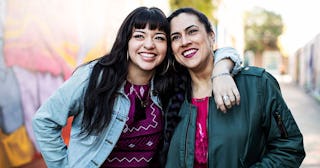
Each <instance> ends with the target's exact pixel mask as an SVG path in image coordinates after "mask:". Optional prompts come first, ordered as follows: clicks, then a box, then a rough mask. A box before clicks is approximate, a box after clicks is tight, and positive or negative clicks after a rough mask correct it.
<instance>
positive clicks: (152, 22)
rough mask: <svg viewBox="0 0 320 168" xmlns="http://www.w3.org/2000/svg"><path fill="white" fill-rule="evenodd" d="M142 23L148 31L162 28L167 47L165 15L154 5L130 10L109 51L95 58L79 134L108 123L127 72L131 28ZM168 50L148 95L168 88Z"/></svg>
mask: <svg viewBox="0 0 320 168" xmlns="http://www.w3.org/2000/svg"><path fill="white" fill-rule="evenodd" d="M146 26H148V28H149V29H151V30H156V29H158V30H160V31H164V32H165V33H166V35H167V45H168V46H169V39H170V38H169V33H170V32H169V23H168V21H167V18H166V16H165V14H164V13H163V12H162V11H161V10H160V9H158V8H156V7H151V8H147V7H139V8H136V9H135V10H133V11H132V12H131V13H130V14H129V15H128V16H127V17H126V18H125V20H124V21H123V23H122V25H121V27H120V29H119V31H118V33H117V36H116V39H115V42H114V44H113V46H112V49H111V51H110V53H109V54H106V55H104V56H102V57H101V58H98V59H97V63H96V64H95V65H94V67H93V70H92V73H91V76H90V81H89V84H88V87H87V89H86V92H85V97H84V116H83V120H82V131H81V132H82V133H84V134H86V135H90V134H95V135H96V134H99V133H101V132H102V131H103V129H104V128H105V127H106V126H108V124H109V122H110V120H111V116H112V109H113V106H114V101H115V99H116V97H117V96H118V95H117V90H118V89H120V87H121V86H122V84H123V83H124V82H125V81H126V78H127V75H128V65H129V61H128V59H127V52H128V42H129V40H130V38H131V36H132V31H133V29H144V28H146ZM168 53H169V52H167V55H166V58H165V59H164V61H163V62H162V63H161V64H160V65H159V66H158V67H156V71H155V77H154V83H155V86H154V87H155V89H154V92H153V93H152V94H160V95H164V93H165V92H166V89H167V88H168V85H169V82H168V79H167V78H166V77H165V74H166V73H164V72H165V71H166V70H167V67H168V64H169V63H170V61H169V59H170V58H169V54H168ZM157 81H161V82H157Z"/></svg>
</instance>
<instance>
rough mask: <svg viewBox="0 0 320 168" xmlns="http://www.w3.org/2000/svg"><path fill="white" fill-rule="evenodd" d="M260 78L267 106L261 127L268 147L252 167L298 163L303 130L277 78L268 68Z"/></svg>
mask: <svg viewBox="0 0 320 168" xmlns="http://www.w3.org/2000/svg"><path fill="white" fill-rule="evenodd" d="M262 78H263V80H262V84H261V86H262V88H261V89H262V93H264V96H263V97H264V98H263V101H262V103H264V104H263V106H264V109H265V110H266V111H265V120H264V121H265V122H264V123H263V127H265V130H266V133H267V147H266V152H265V154H264V155H263V158H262V159H261V162H258V163H256V164H255V165H253V166H252V167H266V168H270V167H299V166H300V164H301V163H302V161H303V159H304V157H305V151H304V147H303V137H302V134H301V132H300V130H299V128H298V126H297V123H296V122H295V120H294V118H293V116H292V114H291V112H290V110H289V109H288V107H287V105H286V103H285V101H284V99H283V97H282V95H281V91H280V87H279V84H278V82H277V81H276V79H275V78H274V77H273V76H272V75H270V74H269V73H268V72H265V73H264V74H263V77H262Z"/></svg>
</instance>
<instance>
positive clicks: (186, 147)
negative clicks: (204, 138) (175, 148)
mask: <svg viewBox="0 0 320 168" xmlns="http://www.w3.org/2000/svg"><path fill="white" fill-rule="evenodd" d="M190 122H191V104H189V117H188V125H187V130H186V140H185V143H184V148H185V151H186V152H185V154H184V165H185V166H187V165H188V164H187V155H188V154H187V153H188V145H187V141H188V132H189V126H190Z"/></svg>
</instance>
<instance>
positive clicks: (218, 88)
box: [212, 76, 240, 112]
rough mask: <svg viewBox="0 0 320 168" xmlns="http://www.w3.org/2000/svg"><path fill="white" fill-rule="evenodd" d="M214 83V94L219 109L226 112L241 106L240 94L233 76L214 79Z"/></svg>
mask: <svg viewBox="0 0 320 168" xmlns="http://www.w3.org/2000/svg"><path fill="white" fill-rule="evenodd" d="M212 82H213V94H214V98H215V101H216V104H217V108H218V109H220V110H221V111H223V112H226V111H227V109H230V108H232V107H233V106H234V105H239V104H240V93H239V91H238V88H237V86H236V84H235V82H234V80H233V78H232V77H231V76H220V77H218V78H215V79H213V81H212ZM224 97H225V98H224Z"/></svg>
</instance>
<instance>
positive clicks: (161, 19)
mask: <svg viewBox="0 0 320 168" xmlns="http://www.w3.org/2000/svg"><path fill="white" fill-rule="evenodd" d="M133 23H134V25H133V27H134V28H136V29H144V28H146V26H147V25H149V29H150V30H155V29H159V30H161V31H164V32H165V33H167V34H169V22H168V21H167V18H166V17H165V16H164V15H163V14H162V13H161V12H159V11H156V10H145V11H142V12H141V13H139V14H138V15H137V16H136V18H135V19H134V21H133Z"/></svg>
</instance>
